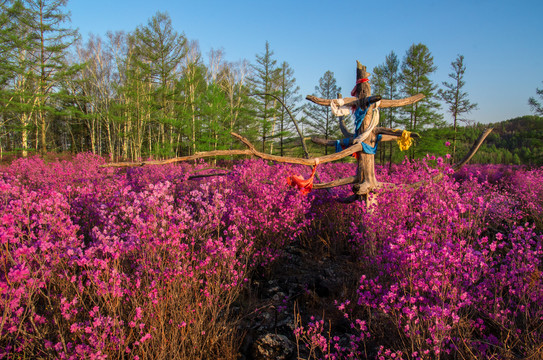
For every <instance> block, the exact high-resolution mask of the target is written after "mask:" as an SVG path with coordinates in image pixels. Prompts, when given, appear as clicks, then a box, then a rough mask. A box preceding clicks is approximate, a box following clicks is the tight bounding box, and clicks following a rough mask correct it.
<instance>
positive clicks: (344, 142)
mask: <svg viewBox="0 0 543 360" xmlns="http://www.w3.org/2000/svg"><path fill="white" fill-rule="evenodd" d="M349 140H350V139H349V138H346V139H343V140H336V152H340V151H342V150H343V149H344V148H346V147H348V146H349Z"/></svg>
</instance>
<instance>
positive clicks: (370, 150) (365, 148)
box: [362, 134, 383, 155]
mask: <svg viewBox="0 0 543 360" xmlns="http://www.w3.org/2000/svg"><path fill="white" fill-rule="evenodd" d="M382 137H383V136H382V135H381V134H379V135H377V139H376V140H375V146H369V145H368V144H366V143H364V142H363V143H362V150H363V151H364V152H365V153H366V154H370V155H372V154H373V155H375V153H376V152H377V145H379V141H381V138H382Z"/></svg>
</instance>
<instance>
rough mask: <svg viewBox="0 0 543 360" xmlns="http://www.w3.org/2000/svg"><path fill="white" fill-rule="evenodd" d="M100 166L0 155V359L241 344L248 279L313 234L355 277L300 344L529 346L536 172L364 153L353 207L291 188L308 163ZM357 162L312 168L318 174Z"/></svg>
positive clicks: (162, 354)
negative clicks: (372, 178)
mask: <svg viewBox="0 0 543 360" xmlns="http://www.w3.org/2000/svg"><path fill="white" fill-rule="evenodd" d="M102 164H104V160H103V159H102V158H100V157H97V156H93V155H90V154H80V155H77V156H76V157H75V158H74V159H73V160H72V161H56V162H51V163H45V162H44V161H42V160H41V159H40V158H38V157H33V158H29V159H20V160H17V161H15V162H14V163H13V164H11V165H10V166H7V167H4V168H2V169H0V246H1V247H2V252H1V254H0V266H1V271H0V322H1V324H2V325H1V326H0V358H10V357H12V356H13V355H14V354H17V356H20V357H27V358H55V359H56V358H60V359H79V358H89V359H106V358H134V359H138V358H139V359H143V358H146V359H147V358H148V359H154V358H190V359H208V358H236V357H237V355H238V352H239V348H240V343H241V340H242V337H243V334H242V333H241V331H240V330H239V327H238V325H239V321H238V320H239V318H240V316H241V315H243V314H246V313H248V312H250V310H247V309H245V308H244V306H246V305H247V304H245V303H244V297H243V296H242V294H243V293H244V291H245V290H246V289H247V287H248V286H249V285H248V284H249V283H250V282H249V281H248V280H249V279H250V278H251V277H252V276H255V274H257V273H258V274H260V273H261V272H260V270H261V269H267V268H269V265H270V264H273V263H274V262H276V261H277V260H278V259H280V258H281V256H282V255H283V254H284V252H285V251H286V250H287V249H288V248H290V247H292V246H304V244H307V243H310V242H320V243H325V244H327V251H329V252H332V253H333V252H336V253H342V254H343V253H348V254H349V256H350V258H351V259H353V260H352V261H353V262H354V263H355V264H356V266H352V267H351V269H350V271H351V276H352V277H356V279H359V281H358V282H357V284H356V287H355V288H352V289H348V290H349V291H347V292H345V296H344V297H343V298H336V299H329V300H330V302H331V304H332V305H333V304H334V303H335V304H336V308H337V311H338V314H339V316H340V318H341V319H342V321H343V323H342V325H341V326H336V325H337V322H334V321H328V320H327V319H326V316H327V314H325V315H324V317H323V316H322V315H323V314H322V313H321V314H303V315H305V318H308V319H309V320H308V321H306V322H304V321H302V317H300V318H299V319H298V321H297V322H296V329H295V330H294V333H293V334H291V335H292V338H293V339H294V340H296V341H297V342H298V343H299V344H302V345H303V346H304V348H305V349H307V350H306V352H303V353H302V354H305V355H306V356H307V357H308V358H327V359H342V358H377V359H436V358H444V359H448V358H473V357H476V358H495V359H509V358H522V357H530V356H532V357H537V356H539V355H540V354H541V351H542V350H541V344H542V343H543V329H542V328H541V324H542V323H543V310H542V309H543V280H542V279H543V238H542V231H543V221H542V219H543V217H542V213H543V200H541V199H543V185H541V184H543V181H542V178H543V171H542V170H541V169H525V168H521V167H504V166H495V165H494V166H477V165H472V166H467V167H466V168H465V169H463V170H462V171H460V172H458V173H456V174H454V175H453V174H452V171H451V170H450V169H449V168H448V167H447V165H445V163H444V161H443V160H442V159H440V158H437V159H436V158H434V157H427V158H426V159H423V160H421V161H416V162H409V161H406V162H405V163H404V164H401V165H393V166H391V167H390V168H389V167H388V166H383V167H377V172H378V174H377V176H378V179H379V180H380V181H384V182H387V183H389V184H390V185H388V186H386V187H385V188H383V189H380V190H379V191H378V192H377V193H376V194H375V196H376V202H375V204H374V205H373V206H372V208H371V209H366V208H365V206H364V205H363V204H362V203H361V202H356V203H353V204H350V205H346V204H341V203H339V202H337V200H338V199H340V198H343V197H346V196H349V195H350V194H351V192H350V188H349V187H340V188H334V189H331V190H330V191H326V190H314V191H313V192H311V193H310V194H308V195H307V196H303V195H301V194H300V193H299V192H298V191H297V190H296V189H294V188H290V187H289V186H287V184H286V178H287V177H288V176H290V175H293V174H301V175H302V176H305V177H307V176H308V175H309V173H310V172H311V169H310V168H309V167H304V166H293V165H287V164H268V163H266V162H265V161H261V160H244V161H237V162H229V163H226V162H225V163H224V164H223V165H222V167H227V168H228V171H227V174H226V175H222V176H213V177H202V178H194V179H191V180H190V179H189V178H190V177H191V175H195V174H200V175H205V174H210V173H222V174H225V173H226V172H225V171H224V169H223V170H220V169H219V170H217V169H212V168H210V166H209V165H208V164H207V163H205V162H198V163H181V164H170V165H164V166H147V167H139V168H129V169H126V168H125V169H122V168H121V169H113V168H101V167H100V165H102ZM355 172H356V169H355V166H354V164H352V163H351V164H349V163H342V164H323V165H319V167H318V169H317V176H318V178H319V180H317V181H318V182H326V181H331V180H333V179H337V178H338V177H343V176H351V175H354V174H355ZM439 173H444V174H445V176H444V177H443V179H441V180H440V181H434V180H433V177H434V176H435V175H437V174H439ZM415 182H419V184H420V185H421V186H420V187H419V188H412V187H408V186H403V185H402V184H411V183H415ZM315 256H317V255H315ZM333 300H335V302H334V301H333ZM248 303H250V301H248ZM287 311H288V310H287ZM302 311H303V310H302ZM310 316H313V317H312V318H311V317H310ZM345 324H347V326H346V325H345ZM346 328H347V329H346ZM299 355H300V354H299Z"/></svg>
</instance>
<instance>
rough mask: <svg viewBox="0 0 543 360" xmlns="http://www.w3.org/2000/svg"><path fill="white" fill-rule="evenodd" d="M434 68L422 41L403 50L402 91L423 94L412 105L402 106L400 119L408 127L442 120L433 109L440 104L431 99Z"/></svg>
mask: <svg viewBox="0 0 543 360" xmlns="http://www.w3.org/2000/svg"><path fill="white" fill-rule="evenodd" d="M436 70H437V66H435V65H434V57H433V56H432V55H431V53H430V50H428V47H427V46H426V45H424V44H413V45H411V47H410V48H409V49H408V50H407V52H406V54H405V57H404V60H403V62H402V66H401V79H402V86H403V88H402V91H403V93H404V94H406V95H407V96H413V95H416V94H419V93H421V94H424V96H425V97H424V99H422V100H421V101H419V102H416V103H414V104H413V105H409V106H405V107H403V108H402V110H404V111H405V113H406V115H407V116H406V117H404V118H403V119H402V123H403V124H405V125H406V126H407V128H408V130H411V131H417V132H418V131H421V130H422V129H424V128H425V127H430V126H439V125H442V124H443V115H441V114H440V113H438V112H437V110H438V109H439V108H440V105H439V103H438V102H437V101H436V99H435V95H436V90H437V85H434V83H433V82H432V80H431V79H430V75H431V74H433V73H434V72H435V71H436Z"/></svg>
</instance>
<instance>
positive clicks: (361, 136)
mask: <svg viewBox="0 0 543 360" xmlns="http://www.w3.org/2000/svg"><path fill="white" fill-rule="evenodd" d="M369 76H370V74H369V73H368V72H367V71H366V67H365V66H363V65H362V64H361V63H360V62H358V61H357V66H356V86H355V88H354V89H353V91H352V93H351V95H352V97H347V98H343V99H342V98H340V96H338V99H321V98H317V97H315V96H311V95H308V96H307V97H306V99H307V100H309V101H312V102H314V103H315V104H318V105H322V106H330V107H331V108H332V110H333V111H334V113H336V114H337V115H338V119H339V127H340V129H341V132H342V134H343V136H345V139H343V140H324V139H319V138H312V139H311V140H312V141H313V142H314V143H316V144H321V145H332V146H334V145H336V148H338V147H339V146H341V147H342V148H343V149H338V150H339V151H338V152H336V153H335V154H330V155H325V156H321V157H317V158H307V157H306V158H296V157H287V156H276V155H270V154H266V153H263V152H260V151H258V150H256V148H255V146H254V145H253V144H251V143H250V142H249V141H248V140H247V139H246V138H244V137H243V136H241V135H239V134H236V133H231V135H232V136H234V137H235V138H237V139H238V140H239V141H241V142H242V143H243V144H245V145H246V146H247V149H245V150H215V151H207V152H200V153H196V154H193V155H190V156H183V157H178V158H174V159H169V160H159V161H141V162H121V163H109V164H105V165H102V166H103V167H135V166H144V165H160V164H171V163H176V162H181V161H189V160H195V159H199V158H205V157H216V156H230V155H249V156H256V157H259V158H262V159H265V160H271V161H276V162H283V163H291V164H301V165H312V166H313V167H314V170H313V174H312V176H313V175H314V174H315V167H316V166H317V165H318V164H322V163H327V162H332V161H337V160H340V159H342V158H344V157H347V156H350V155H353V154H355V157H356V158H357V172H356V175H355V176H350V177H346V178H341V179H337V180H334V181H331V182H328V183H320V184H313V185H312V186H310V187H309V189H311V187H312V188H314V189H328V188H332V187H336V186H342V185H353V186H352V190H353V195H351V196H350V197H348V198H346V199H342V200H340V201H342V202H345V203H350V202H353V201H356V200H359V199H363V200H365V202H366V206H368V207H369V206H370V205H371V204H372V202H373V201H374V200H371V198H370V197H369V196H368V195H369V194H370V193H371V192H372V191H374V190H376V189H379V188H382V187H385V186H388V187H393V188H394V187H398V186H402V187H408V188H417V187H420V186H422V185H423V184H424V182H418V183H414V184H404V185H396V184H389V183H382V182H379V181H377V178H376V176H375V152H376V149H377V145H378V143H379V142H382V141H393V140H397V141H398V144H399V145H400V146H404V145H405V143H403V142H402V141H405V142H407V143H409V144H410V143H411V141H412V140H411V139H412V138H418V137H419V136H418V134H415V133H409V132H407V131H404V130H397V129H389V128H384V127H380V126H378V125H379V108H389V107H400V106H406V105H410V104H414V103H416V102H417V101H420V100H422V99H423V98H424V95H423V94H418V95H415V96H411V97H407V98H404V99H397V100H394V99H382V98H381V96H379V95H376V96H372V95H371V86H370V83H369V79H368V78H369ZM257 95H268V94H257ZM349 111H353V112H354V114H355V129H354V131H353V132H350V131H349V130H348V129H347V128H346V126H345V124H344V122H343V116H342V115H345V114H347V113H348V112H349ZM289 114H290V113H289ZM291 117H292V115H291ZM292 120H293V121H294V122H295V119H294V118H293V119H292ZM295 123H296V122H295ZM491 131H492V129H487V130H485V131H484V132H483V134H481V136H480V137H479V139H477V141H476V142H475V144H474V145H473V147H472V148H471V150H470V151H469V153H468V154H467V155H466V156H465V157H464V159H462V161H460V162H458V163H456V164H454V165H453V169H454V170H455V171H457V170H459V169H460V168H461V167H462V166H464V165H465V164H466V163H467V162H468V161H469V160H470V159H471V158H472V157H473V155H474V154H475V153H476V152H477V150H478V149H479V147H480V146H481V144H482V143H483V141H484V140H485V138H486V137H487V136H488V134H490V132H491ZM298 132H299V131H298ZM299 135H300V138H301V141H302V144H304V138H303V136H302V134H301V132H299ZM402 144H403V145H402ZM304 149H305V147H304ZM305 151H306V154H307V150H305ZM218 175H224V174H218ZM209 176H212V175H209ZM196 177H201V176H195V178H196ZM442 177H443V174H438V175H436V176H434V178H433V179H432V180H439V179H441V178H442ZM302 181H306V180H302Z"/></svg>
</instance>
